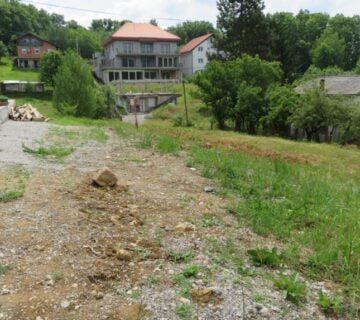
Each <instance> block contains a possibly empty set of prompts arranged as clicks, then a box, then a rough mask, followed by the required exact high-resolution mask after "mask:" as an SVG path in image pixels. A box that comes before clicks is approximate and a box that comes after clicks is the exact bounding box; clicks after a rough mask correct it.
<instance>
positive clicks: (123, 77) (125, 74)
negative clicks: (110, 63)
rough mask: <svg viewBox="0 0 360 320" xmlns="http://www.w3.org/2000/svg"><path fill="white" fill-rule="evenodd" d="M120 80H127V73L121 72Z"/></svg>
mask: <svg viewBox="0 0 360 320" xmlns="http://www.w3.org/2000/svg"><path fill="white" fill-rule="evenodd" d="M121 78H122V79H123V80H129V73H128V72H126V71H124V72H121Z"/></svg>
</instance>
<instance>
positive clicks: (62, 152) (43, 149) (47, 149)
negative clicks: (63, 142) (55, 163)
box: [22, 144, 74, 159]
mask: <svg viewBox="0 0 360 320" xmlns="http://www.w3.org/2000/svg"><path fill="white" fill-rule="evenodd" d="M22 147H23V151H24V152H26V153H30V154H33V155H36V156H39V157H43V158H46V157H48V156H53V157H55V158H57V159H62V158H64V157H67V156H68V155H70V154H71V153H73V151H74V148H65V147H56V146H42V145H40V146H38V147H36V148H30V147H27V146H26V145H24V144H23V146H22Z"/></svg>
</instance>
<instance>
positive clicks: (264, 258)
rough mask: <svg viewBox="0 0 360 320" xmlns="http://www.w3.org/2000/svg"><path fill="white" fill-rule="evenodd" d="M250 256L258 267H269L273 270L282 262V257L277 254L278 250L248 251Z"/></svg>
mask: <svg viewBox="0 0 360 320" xmlns="http://www.w3.org/2000/svg"><path fill="white" fill-rule="evenodd" d="M247 252H248V254H249V255H250V257H251V261H252V262H253V263H254V264H255V265H256V266H268V267H271V268H276V267H279V266H280V264H281V262H282V259H283V257H282V255H281V254H279V253H278V252H277V249H276V248H273V249H272V250H267V249H262V248H260V249H255V250H248V251H247Z"/></svg>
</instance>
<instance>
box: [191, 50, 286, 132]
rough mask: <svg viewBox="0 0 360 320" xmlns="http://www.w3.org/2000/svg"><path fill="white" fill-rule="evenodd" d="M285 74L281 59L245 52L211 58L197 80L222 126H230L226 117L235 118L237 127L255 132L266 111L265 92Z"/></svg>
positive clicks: (219, 124) (205, 98)
mask: <svg viewBox="0 0 360 320" xmlns="http://www.w3.org/2000/svg"><path fill="white" fill-rule="evenodd" d="M281 75H282V72H281V68H280V65H279V64H278V63H274V62H267V61H264V60H261V59H260V58H259V57H258V56H256V57H251V56H249V55H244V56H243V57H241V58H239V59H236V60H231V61H224V62H219V61H211V62H210V63H209V64H208V65H207V67H206V69H205V70H204V71H203V72H201V73H199V74H198V75H197V76H196V77H195V84H196V85H197V86H198V87H199V91H200V98H201V99H202V100H203V101H204V102H205V103H206V105H207V106H209V107H210V109H211V111H212V115H213V117H214V118H215V120H216V121H217V123H218V126H219V128H220V129H224V128H225V127H226V126H225V124H226V120H232V121H233V122H234V124H235V130H237V131H247V132H249V133H255V131H256V130H257V129H258V126H259V120H260V118H261V117H262V116H263V115H264V113H265V112H266V105H265V100H264V96H265V92H266V90H267V88H268V87H269V86H270V85H271V84H273V83H274V82H277V81H279V80H280V79H281ZM255 93H256V95H257V96H256V99H255V98H254V95H255ZM252 99H253V100H254V101H252Z"/></svg>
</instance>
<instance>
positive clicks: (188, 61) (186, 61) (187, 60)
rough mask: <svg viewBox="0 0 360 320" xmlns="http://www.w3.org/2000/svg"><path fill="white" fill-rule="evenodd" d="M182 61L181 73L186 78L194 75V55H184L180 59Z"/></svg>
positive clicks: (189, 53) (190, 53)
mask: <svg viewBox="0 0 360 320" xmlns="http://www.w3.org/2000/svg"><path fill="white" fill-rule="evenodd" d="M180 61H181V72H182V73H183V74H184V75H185V76H191V75H192V74H193V72H194V71H193V54H192V52H188V53H185V54H182V55H181V57H180Z"/></svg>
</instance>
